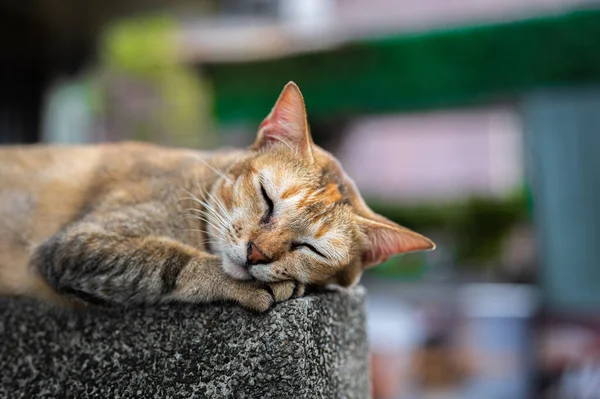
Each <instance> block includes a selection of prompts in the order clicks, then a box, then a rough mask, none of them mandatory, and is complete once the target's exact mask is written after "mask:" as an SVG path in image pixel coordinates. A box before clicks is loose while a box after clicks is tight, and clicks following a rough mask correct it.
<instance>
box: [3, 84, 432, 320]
mask: <svg viewBox="0 0 600 399" xmlns="http://www.w3.org/2000/svg"><path fill="white" fill-rule="evenodd" d="M433 248H434V244H433V243H432V242H431V241H430V240H429V239H427V238H425V237H423V236H422V235H419V234H417V233H415V232H413V231H411V230H408V229H406V228H404V227H401V226H399V225H397V224H394V223H392V222H391V221H389V220H387V219H385V218H384V217H382V216H380V215H377V214H375V213H373V212H372V211H371V210H370V209H369V208H368V207H367V205H365V203H364V201H363V200H362V198H361V197H360V194H359V193H358V191H357V190H356V188H355V186H354V184H353V182H352V181H351V180H350V179H349V178H348V177H347V176H346V175H345V173H344V172H343V170H342V169H341V167H340V165H339V163H338V162H337V161H336V160H335V158H333V156H332V155H331V154H329V153H327V152H325V151H324V150H322V149H321V148H319V147H317V146H315V145H314V144H313V142H312V139H311V137H310V133H309V128H308V125H307V119H306V111H305V106H304V100H303V98H302V94H301V93H300V90H299V89H298V87H297V86H296V85H295V84H294V83H292V82H290V83H288V84H287V85H286V86H285V88H284V89H283V92H282V93H281V95H280V97H279V99H278V100H277V102H276V104H275V106H274V107H273V109H272V111H271V113H270V114H269V115H268V116H267V117H266V119H265V120H264V121H263V122H262V123H261V125H260V127H259V131H258V136H257V138H256V141H255V142H254V144H253V145H252V146H251V147H250V148H249V149H247V150H230V151H217V152H198V151H192V150H184V149H170V148H163V147H159V146H154V145H149V144H140V143H121V144H105V145H96V146H63V147H59V146H41V145H40V146H14V147H4V148H0V294H5V295H6V294H8V295H25V296H35V297H38V298H41V299H43V300H46V301H50V302H54V303H59V304H63V305H69V304H100V305H133V304H154V303H163V302H169V301H183V302H193V303H200V302H211V301H234V302H236V303H239V304H240V305H242V306H244V307H246V308H248V309H251V310H255V311H265V310H267V309H269V308H270V307H271V306H272V305H273V304H274V303H276V302H280V301H283V300H286V299H289V298H291V297H294V296H301V295H302V294H303V292H304V287H305V286H306V285H327V284H337V285H340V286H345V287H346V286H351V285H353V284H355V283H356V282H357V281H358V279H359V278H360V275H361V273H362V272H363V270H365V269H366V268H369V267H372V266H375V265H377V264H379V263H381V262H382V261H383V260H385V259H387V258H388V257H389V256H391V255H394V254H399V253H405V252H410V251H418V250H430V249H433Z"/></svg>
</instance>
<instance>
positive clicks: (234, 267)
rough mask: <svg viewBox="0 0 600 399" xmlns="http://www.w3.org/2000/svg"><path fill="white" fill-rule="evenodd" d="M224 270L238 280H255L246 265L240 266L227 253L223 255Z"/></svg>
mask: <svg viewBox="0 0 600 399" xmlns="http://www.w3.org/2000/svg"><path fill="white" fill-rule="evenodd" d="M222 259H223V270H224V271H225V273H227V274H228V275H230V276H231V277H233V278H234V279H236V280H253V279H254V276H253V275H252V274H250V271H249V270H248V269H247V268H246V266H245V264H239V263H238V262H236V261H235V260H233V259H232V258H231V257H230V256H229V255H228V254H227V253H223V256H222Z"/></svg>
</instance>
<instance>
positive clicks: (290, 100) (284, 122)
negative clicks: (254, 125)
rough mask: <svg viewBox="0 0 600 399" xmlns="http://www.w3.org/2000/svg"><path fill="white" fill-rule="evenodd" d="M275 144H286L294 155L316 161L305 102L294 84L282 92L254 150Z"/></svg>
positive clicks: (260, 132)
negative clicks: (313, 154)
mask: <svg viewBox="0 0 600 399" xmlns="http://www.w3.org/2000/svg"><path fill="white" fill-rule="evenodd" d="M275 143H283V144H284V145H286V146H287V147H289V148H290V149H291V150H292V151H294V152H296V153H298V154H301V155H303V156H306V157H308V158H310V159H311V160H312V159H313V156H312V138H311V137H310V131H309V129H308V121H307V118H306V107H305V106H304V98H303V97H302V93H301V92H300V89H299V88H298V86H297V85H296V84H295V83H294V82H289V83H288V84H287V85H285V87H284V88H283V91H282V92H281V94H280V95H279V98H278V99H277V102H276V103H275V106H273V109H272V110H271V112H270V113H269V115H267V117H266V118H265V119H264V120H263V122H262V123H261V124H260V127H259V130H258V137H257V138H256V141H255V142H254V144H253V145H252V147H251V148H252V149H253V150H260V149H263V148H266V147H268V146H270V145H273V144H275Z"/></svg>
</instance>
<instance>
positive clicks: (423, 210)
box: [369, 189, 531, 276]
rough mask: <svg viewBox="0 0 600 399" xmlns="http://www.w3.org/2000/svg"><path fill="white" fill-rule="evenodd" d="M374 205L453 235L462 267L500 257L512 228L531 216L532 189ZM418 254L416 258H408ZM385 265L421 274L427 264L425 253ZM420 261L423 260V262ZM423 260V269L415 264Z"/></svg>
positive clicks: (424, 229) (388, 270)
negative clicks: (447, 200) (492, 195)
mask: <svg viewBox="0 0 600 399" xmlns="http://www.w3.org/2000/svg"><path fill="white" fill-rule="evenodd" d="M369 205H370V206H371V208H372V209H373V210H374V211H375V212H378V213H380V214H382V215H384V216H386V217H387V218H389V219H390V220H393V221H394V222H396V223H399V224H401V225H403V226H406V227H409V228H411V229H414V230H416V231H418V232H421V233H424V234H429V233H430V232H435V233H436V234H438V235H443V236H444V237H448V238H449V242H450V243H451V248H449V249H450V251H451V253H452V255H453V257H454V262H455V263H456V264H457V265H458V266H459V267H471V266H474V267H477V266H480V265H486V264H488V263H489V262H490V261H493V260H495V259H497V258H498V257H499V256H500V254H501V251H502V246H503V244H504V242H505V239H506V238H507V237H508V234H509V233H510V231H511V229H512V228H513V227H514V226H516V225H517V224H519V223H521V222H528V221H529V220H530V207H531V203H530V200H529V194H528V192H527V191H526V190H525V189H523V190H519V191H518V192H515V193H513V194H511V195H509V196H507V197H505V198H489V197H471V198H469V199H467V200H465V201H463V202H457V203H447V204H442V205H435V204H423V205H413V206H403V205H399V204H390V203H384V202H379V201H374V200H371V201H369ZM412 256H415V257H416V258H415V259H407V260H406V261H405V260H404V258H408V257H412ZM388 262H389V263H388V264H385V265H383V266H382V267H381V270H379V271H380V272H383V273H385V274H394V273H401V274H403V275H405V274H406V275H409V276H417V275H419V274H420V273H422V272H423V270H422V268H423V267H424V266H425V263H424V257H423V255H422V254H414V255H413V254H411V255H406V256H404V257H397V258H396V259H391V260H390V261H388ZM419 262H420V263H419ZM417 264H420V265H421V270H420V271H419V270H418V268H416V266H415V265H417Z"/></svg>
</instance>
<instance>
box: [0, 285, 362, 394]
mask: <svg viewBox="0 0 600 399" xmlns="http://www.w3.org/2000/svg"><path fill="white" fill-rule="evenodd" d="M364 302H365V292H364V289H362V288H360V287H358V288H354V289H351V290H345V291H341V292H335V293H332V292H330V293H324V294H315V295H311V296H308V297H305V298H300V299H294V300H291V301H288V302H285V303H282V304H279V305H278V306H276V307H275V308H274V309H272V310H270V311H269V312H267V313H264V314H253V313H249V312H247V311H245V310H243V309H240V308H238V307H236V306H233V305H210V306H164V307H159V308H145V309H140V308H138V309H129V310H120V311H111V312H106V311H105V312H98V311H96V312H86V313H83V312H77V313H73V312H67V311H59V310H56V309H53V308H49V307H47V306H44V305H41V304H39V303H36V302H33V301H26V300H8V299H0V398H11V399H12V398H27V399H29V398H103V399H104V398H368V397H369V379H368V376H369V374H368V358H367V339H366V332H365V306H364V305H365V303H364Z"/></svg>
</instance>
